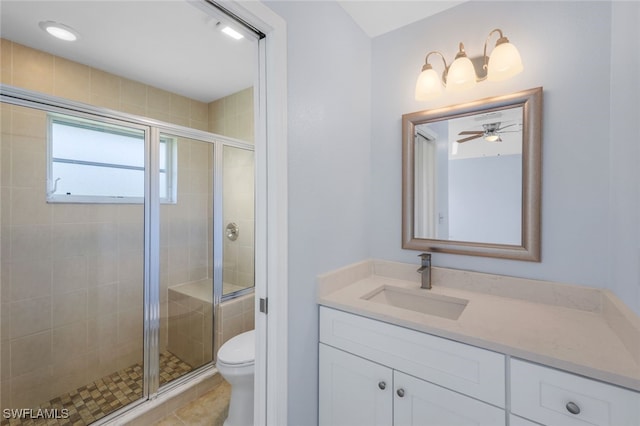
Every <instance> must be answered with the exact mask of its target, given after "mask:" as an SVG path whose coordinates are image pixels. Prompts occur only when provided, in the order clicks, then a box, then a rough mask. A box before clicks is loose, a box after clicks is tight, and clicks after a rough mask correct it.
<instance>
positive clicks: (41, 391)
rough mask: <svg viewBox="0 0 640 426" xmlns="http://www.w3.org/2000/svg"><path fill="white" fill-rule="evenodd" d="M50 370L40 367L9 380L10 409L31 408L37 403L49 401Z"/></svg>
mask: <svg viewBox="0 0 640 426" xmlns="http://www.w3.org/2000/svg"><path fill="white" fill-rule="evenodd" d="M50 383H51V370H50V368H48V367H43V366H42V365H40V366H38V368H36V369H34V370H31V371H29V372H28V373H25V374H23V375H21V376H19V377H13V378H12V379H11V383H10V386H11V405H10V407H20V408H22V407H25V408H26V407H33V406H35V405H36V404H37V403H38V402H39V401H47V400H48V399H49V391H50V386H49V384H50Z"/></svg>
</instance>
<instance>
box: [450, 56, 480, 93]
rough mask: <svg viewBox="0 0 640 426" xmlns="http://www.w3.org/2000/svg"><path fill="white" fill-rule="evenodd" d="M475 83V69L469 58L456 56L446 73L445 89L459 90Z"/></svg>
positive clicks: (470, 86)
mask: <svg viewBox="0 0 640 426" xmlns="http://www.w3.org/2000/svg"><path fill="white" fill-rule="evenodd" d="M475 85H476V70H475V68H473V63H472V62H471V59H469V58H467V57H466V56H461V57H458V58H457V59H456V60H455V61H453V64H451V67H449V72H448V74H447V90H448V91H451V92H460V91H463V90H467V89H470V88H472V87H474V86H475Z"/></svg>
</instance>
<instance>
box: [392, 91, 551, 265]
mask: <svg viewBox="0 0 640 426" xmlns="http://www.w3.org/2000/svg"><path fill="white" fill-rule="evenodd" d="M541 135H542V88H541V87H538V88H534V89H530V90H526V91H522V92H518V93H513V94H510V95H505V96H499V97H493V98H487V99H482V100H479V101H474V102H470V103H467V104H462V105H455V106H451V107H445V108H439V109H434V110H424V111H418V112H413V113H410V114H404V115H403V116H402V209H403V211H402V247H403V248H405V249H414V250H422V251H430V252H443V253H457V254H466V255H475V256H488V257H499V258H505V259H517V260H527V261H536V262H539V261H540V194H541V142H542V137H541Z"/></svg>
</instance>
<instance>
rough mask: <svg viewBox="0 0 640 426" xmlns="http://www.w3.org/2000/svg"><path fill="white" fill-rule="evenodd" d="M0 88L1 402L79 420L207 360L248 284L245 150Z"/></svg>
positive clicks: (137, 398) (141, 396) (249, 207)
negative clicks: (226, 305) (221, 324)
mask: <svg viewBox="0 0 640 426" xmlns="http://www.w3.org/2000/svg"><path fill="white" fill-rule="evenodd" d="M251 93H252V92H251ZM2 94H3V98H2V100H3V102H2V105H1V108H2V110H1V116H2V129H1V130H2V135H1V141H0V143H1V149H2V155H1V159H2V163H1V168H0V171H1V175H0V188H1V197H2V203H1V211H0V225H1V230H0V242H1V251H0V263H1V267H2V280H1V291H2V294H1V296H2V297H1V300H2V310H1V313H2V321H1V323H2V330H1V333H0V338H1V339H2V342H1V346H0V347H1V350H2V353H1V354H0V361H1V364H2V370H1V374H0V381H1V383H2V392H1V395H2V397H1V398H2V408H3V409H7V408H8V409H15V410H20V409H32V410H45V412H48V413H50V414H49V415H53V416H56V417H57V418H58V419H59V420H60V422H61V424H65V421H66V422H68V424H73V423H74V422H77V421H81V422H83V423H87V424H88V423H90V422H93V421H96V420H98V419H101V418H105V416H108V415H109V414H110V413H113V412H114V411H117V410H118V409H120V408H122V407H124V406H127V405H130V404H131V405H135V404H137V403H141V402H144V401H145V400H146V399H148V397H149V396H151V395H153V394H155V393H157V392H159V391H160V392H161V391H162V390H163V389H167V388H170V387H171V386H173V385H175V384H178V383H182V382H184V381H185V380H188V379H189V377H190V375H191V376H194V375H197V374H199V372H201V371H202V370H203V368H206V367H207V366H210V365H212V363H213V362H214V361H215V347H216V344H219V343H220V342H214V336H215V335H216V333H214V319H215V318H216V315H217V310H218V307H219V305H220V303H221V301H222V300H223V298H231V297H235V296H237V295H242V294H247V293H249V292H251V291H252V287H253V247H254V243H253V234H254V225H253V224H254V220H253V219H254V217H253V212H254V172H253V170H254V166H253V161H254V158H253V145H252V144H251V143H249V142H244V141H241V140H238V139H233V138H229V137H224V136H220V135H217V134H214V133H210V132H208V131H204V130H197V129H194V128H190V127H184V126H178V125H173V124H169V123H168V122H163V121H160V120H150V119H148V118H144V117H142V116H138V115H133V114H128V113H121V112H115V111H113V110H108V109H104V108H98V107H90V106H88V105H86V104H79V103H74V102H70V101H67V100H63V99H61V98H56V97H52V96H45V95H41V94H38V93H35V92H30V91H25V90H22V89H18V88H14V87H10V86H6V87H3V91H2ZM246 96H249V99H250V100H251V102H252V97H251V95H246ZM246 96H245V97H246ZM191 110H192V111H193V108H192V109H191ZM47 410H48V411H47ZM15 417H19V416H15ZM2 424H20V422H19V421H18V420H17V419H15V418H14V419H12V420H11V421H10V422H9V420H8V419H6V418H3V419H2Z"/></svg>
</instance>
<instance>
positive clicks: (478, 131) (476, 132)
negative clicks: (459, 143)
mask: <svg viewBox="0 0 640 426" xmlns="http://www.w3.org/2000/svg"><path fill="white" fill-rule="evenodd" d="M483 133H484V130H464V131H462V132H460V133H458V135H482V134H483Z"/></svg>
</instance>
